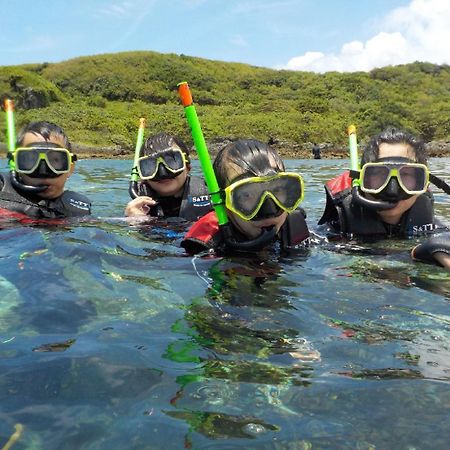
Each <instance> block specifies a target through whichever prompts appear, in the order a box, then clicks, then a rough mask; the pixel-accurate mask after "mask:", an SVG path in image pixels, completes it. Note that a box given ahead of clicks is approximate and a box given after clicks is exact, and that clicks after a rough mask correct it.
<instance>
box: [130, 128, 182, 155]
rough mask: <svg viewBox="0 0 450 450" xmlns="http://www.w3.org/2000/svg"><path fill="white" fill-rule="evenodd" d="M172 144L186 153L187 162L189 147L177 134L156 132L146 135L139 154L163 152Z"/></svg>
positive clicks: (170, 147)
mask: <svg viewBox="0 0 450 450" xmlns="http://www.w3.org/2000/svg"><path fill="white" fill-rule="evenodd" d="M174 144H175V145H176V146H177V147H179V148H180V150H181V151H182V152H183V153H184V154H185V155H186V157H187V159H188V162H190V159H189V147H188V146H187V145H186V144H185V143H184V142H183V141H182V140H181V139H180V138H179V137H177V136H171V135H170V134H167V133H164V132H162V133H158V134H155V135H153V136H150V137H148V138H147V139H146V140H145V142H144V143H143V144H142V147H141V149H140V151H139V156H141V157H142V156H151V155H154V154H156V153H161V152H164V151H165V150H170V149H172V148H173V146H174Z"/></svg>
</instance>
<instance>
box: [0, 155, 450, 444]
mask: <svg viewBox="0 0 450 450" xmlns="http://www.w3.org/2000/svg"><path fill="white" fill-rule="evenodd" d="M288 167H289V168H290V169H295V170H299V171H300V172H301V173H302V174H303V175H304V177H305V182H306V187H307V194H306V198H305V202H304V207H305V209H306V210H307V212H308V221H309V223H310V224H311V226H312V228H314V225H315V223H317V220H318V218H319V217H320V215H321V212H322V210H323V206H324V193H323V187H322V185H323V183H324V181H326V180H327V179H328V178H330V177H332V176H334V175H335V174H336V173H338V172H340V171H341V170H343V169H344V168H345V167H346V161H333V160H320V161H313V160H299V161H289V162H288ZM449 167H450V160H449V159H439V160H437V159H436V160H433V161H432V168H433V171H434V172H435V173H437V174H440V175H444V176H445V175H446V173H448V168H449ZM129 169H130V167H129V162H128V161H113V160H90V161H80V162H79V163H78V166H77V174H76V175H74V176H73V177H72V179H71V180H70V186H69V187H70V188H71V189H74V190H77V191H79V192H82V193H84V194H87V195H88V196H89V197H90V198H91V199H92V201H93V203H94V214H95V215H96V216H98V217H99V218H98V219H93V220H90V221H87V222H81V223H71V224H68V225H65V226H60V227H47V228H45V227H39V228H32V227H18V226H12V225H8V226H4V227H3V229H1V230H0V241H1V246H0V419H1V420H0V448H2V446H3V445H5V444H6V442H7V441H8V439H9V437H10V436H11V435H12V433H13V432H14V426H15V425H16V424H22V425H23V426H24V429H23V432H22V434H21V436H20V438H19V439H18V441H17V442H16V443H15V444H14V446H13V448H14V450H19V449H45V450H53V449H55V450H68V449H82V450H97V449H105V450H106V449H107V450H116V449H160V448H164V449H180V448H195V449H212V448H214V449H238V448H239V449H289V450H291V449H330V448H338V449H408V450H412V449H416V450H419V449H430V450H431V449H433V450H434V449H447V448H448V442H449V436H450V425H449V424H450V389H449V381H450V339H449V338H450V315H449V298H450V278H449V277H448V276H447V275H446V273H445V272H443V271H442V270H441V269H439V268H437V267H432V266H426V265H420V264H414V263H412V262H410V260H409V258H408V254H407V251H408V249H409V248H411V247H412V245H413V244H414V243H415V241H409V242H399V241H388V242H384V243H383V244H382V245H380V244H378V245H376V246H375V245H374V246H373V247H368V246H367V245H366V246H365V247H364V248H353V249H349V248H345V247H342V248H339V249H335V250H334V251H331V250H330V249H327V248H321V247H313V248H311V249H310V251H309V252H308V253H307V254H300V255H293V256H290V257H282V258H280V257H278V256H277V255H274V254H267V255H263V257H262V258H261V260H250V259H245V258H227V259H208V260H202V259H198V258H197V259H191V258H189V257H185V256H183V252H182V251H181V249H180V248H179V247H178V243H179V240H180V237H181V236H182V232H183V229H182V228H180V227H178V228H176V227H175V226H171V227H168V226H167V224H164V223H153V224H150V225H148V226H146V227H144V228H138V227H135V226H130V225H129V224H128V223H127V222H126V221H124V220H123V218H122V214H123V208H124V205H125V204H126V202H127V201H128V193H127V186H128V173H129ZM195 170H196V171H198V168H197V167H196V168H195ZM436 197H437V211H438V214H439V215H440V216H441V217H449V208H448V198H446V197H445V196H444V195H442V194H437V196H436Z"/></svg>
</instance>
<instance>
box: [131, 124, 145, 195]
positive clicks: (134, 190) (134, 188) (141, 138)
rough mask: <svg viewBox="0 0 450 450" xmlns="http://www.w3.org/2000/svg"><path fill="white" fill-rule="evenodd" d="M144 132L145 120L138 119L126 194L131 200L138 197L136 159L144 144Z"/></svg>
mask: <svg viewBox="0 0 450 450" xmlns="http://www.w3.org/2000/svg"><path fill="white" fill-rule="evenodd" d="M144 130H145V118H144V117H141V118H140V119H139V129H138V135H137V139H136V147H135V149H134V160H133V167H132V169H131V176H130V185H129V188H128V193H129V194H130V197H131V198H132V199H135V198H136V197H139V191H138V181H139V172H138V159H139V153H140V151H141V147H142V144H143V142H144Z"/></svg>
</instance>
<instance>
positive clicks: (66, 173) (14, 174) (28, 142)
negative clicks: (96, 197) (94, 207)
mask: <svg viewBox="0 0 450 450" xmlns="http://www.w3.org/2000/svg"><path fill="white" fill-rule="evenodd" d="M9 157H10V159H12V162H13V166H12V167H13V170H12V171H11V172H10V173H8V174H5V173H3V174H0V215H1V216H4V217H5V216H8V217H17V218H20V217H31V218H33V219H54V218H63V217H77V216H85V215H89V214H90V213H91V202H90V201H89V199H88V198H87V197H85V196H84V195H81V194H77V193H76V192H72V191H65V190H64V187H65V184H66V182H67V180H68V178H69V177H70V176H71V175H72V173H73V171H74V169H75V161H76V160H77V157H76V155H75V154H73V153H72V150H71V144H70V142H69V140H68V138H67V136H66V134H65V133H64V131H63V130H62V129H61V128H60V127H59V126H58V125H55V124H53V123H50V122H43V121H42V122H32V123H30V124H29V125H27V126H26V127H25V128H23V129H22V130H21V131H20V133H19V136H18V139H17V143H16V148H15V150H14V152H13V153H12V154H10V155H9Z"/></svg>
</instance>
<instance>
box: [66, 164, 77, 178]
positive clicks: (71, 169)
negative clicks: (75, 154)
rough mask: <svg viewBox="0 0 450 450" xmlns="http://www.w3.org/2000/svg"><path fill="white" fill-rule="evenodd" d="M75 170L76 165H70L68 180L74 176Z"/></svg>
mask: <svg viewBox="0 0 450 450" xmlns="http://www.w3.org/2000/svg"><path fill="white" fill-rule="evenodd" d="M74 170H75V163H72V164H71V165H70V170H69V172H68V175H67V178H69V177H70V176H71V175H72V174H73V172H74Z"/></svg>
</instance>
